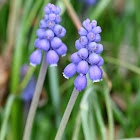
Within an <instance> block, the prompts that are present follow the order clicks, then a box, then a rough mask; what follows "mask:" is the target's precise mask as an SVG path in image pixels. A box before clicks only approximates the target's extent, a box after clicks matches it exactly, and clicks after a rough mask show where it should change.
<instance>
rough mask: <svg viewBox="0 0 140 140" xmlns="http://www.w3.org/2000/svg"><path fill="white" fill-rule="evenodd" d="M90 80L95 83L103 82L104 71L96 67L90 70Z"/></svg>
mask: <svg viewBox="0 0 140 140" xmlns="http://www.w3.org/2000/svg"><path fill="white" fill-rule="evenodd" d="M89 78H90V79H91V80H92V81H93V83H94V82H100V81H101V80H102V71H101V70H100V68H99V67H98V66H96V65H93V66H91V67H90V68H89Z"/></svg>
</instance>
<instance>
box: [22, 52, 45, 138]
mask: <svg viewBox="0 0 140 140" xmlns="http://www.w3.org/2000/svg"><path fill="white" fill-rule="evenodd" d="M46 56H47V53H45V55H44V59H43V62H42V65H41V68H40V72H39V76H38V80H37V84H36V88H35V92H34V96H33V100H32V103H31V107H30V110H29V114H28V117H27V122H26V125H25V130H24V135H23V140H30V135H31V131H32V125H33V121H34V117H35V113H36V109H37V106H38V102H39V98H40V94H41V90H42V87H43V83H44V80H45V76H46V72H47V67H48V63H47V61H46Z"/></svg>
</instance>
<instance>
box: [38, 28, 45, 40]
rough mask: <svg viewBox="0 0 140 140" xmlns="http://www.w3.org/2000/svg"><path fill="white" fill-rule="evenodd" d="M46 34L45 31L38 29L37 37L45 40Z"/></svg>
mask: <svg viewBox="0 0 140 140" xmlns="http://www.w3.org/2000/svg"><path fill="white" fill-rule="evenodd" d="M44 33H45V29H38V30H37V32H36V35H37V36H38V37H39V38H41V39H42V38H44Z"/></svg>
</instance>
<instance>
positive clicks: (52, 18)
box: [30, 3, 67, 66]
mask: <svg viewBox="0 0 140 140" xmlns="http://www.w3.org/2000/svg"><path fill="white" fill-rule="evenodd" d="M44 12H45V14H44V17H43V19H42V20H41V21H40V28H39V29H38V30H37V32H36V35H37V37H38V38H37V39H36V40H35V47H36V48H37V49H36V50H35V51H34V52H33V53H32V54H31V56H30V64H31V65H32V66H36V65H39V64H40V63H41V61H42V51H45V52H47V57H46V61H47V63H48V64H50V66H57V63H58V61H59V55H61V56H65V55H66V52H67V46H66V45H65V44H64V43H63V42H62V40H61V39H60V38H63V37H64V36H65V34H66V29H65V28H64V27H62V26H61V25H59V23H60V22H61V20H62V19H61V16H60V15H59V13H60V12H61V9H60V7H59V6H55V5H53V4H51V3H48V4H47V6H45V7H44Z"/></svg>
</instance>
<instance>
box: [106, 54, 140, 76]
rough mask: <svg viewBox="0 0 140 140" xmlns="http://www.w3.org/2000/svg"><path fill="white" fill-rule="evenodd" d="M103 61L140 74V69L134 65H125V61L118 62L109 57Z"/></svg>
mask: <svg viewBox="0 0 140 140" xmlns="http://www.w3.org/2000/svg"><path fill="white" fill-rule="evenodd" d="M105 61H106V62H108V63H111V64H115V65H119V66H122V67H124V68H126V69H128V70H131V71H132V72H135V73H137V74H140V68H139V67H137V66H135V65H132V64H130V63H127V62H125V61H122V60H119V59H116V58H113V57H110V56H106V57H105Z"/></svg>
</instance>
